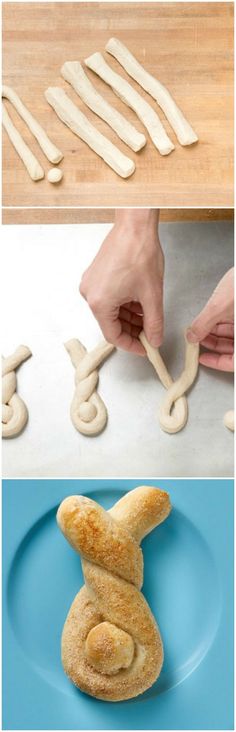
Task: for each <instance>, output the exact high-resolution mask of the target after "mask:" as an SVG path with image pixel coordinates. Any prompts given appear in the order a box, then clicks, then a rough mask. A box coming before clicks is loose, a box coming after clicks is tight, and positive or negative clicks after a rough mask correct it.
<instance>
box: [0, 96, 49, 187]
mask: <svg viewBox="0 0 236 732" xmlns="http://www.w3.org/2000/svg"><path fill="white" fill-rule="evenodd" d="M2 97H3V98H5V99H8V100H9V102H11V104H12V106H13V107H15V109H16V111H17V112H18V114H19V115H20V117H22V119H23V120H24V122H25V123H26V124H27V126H28V127H29V130H30V131H31V132H32V135H34V137H35V138H36V140H37V141H38V143H39V145H40V147H41V149H42V150H43V152H44V154H45V155H46V157H47V158H48V160H49V161H50V162H51V163H54V164H56V163H59V162H60V161H61V160H62V158H63V154H62V152H61V151H60V150H58V148H57V147H56V146H55V145H54V144H53V143H52V142H51V140H50V139H49V137H48V136H47V134H46V132H45V131H44V129H43V127H41V125H40V124H39V123H38V122H37V120H36V119H35V118H34V117H33V115H32V114H31V112H29V110H28V109H27V107H26V106H25V105H24V104H23V102H22V101H21V99H20V97H19V96H18V94H16V92H15V91H14V89H12V88H11V87H10V86H6V85H3V87H2ZM2 123H3V127H4V129H5V130H6V132H7V134H8V137H9V139H10V140H11V142H12V145H13V147H14V148H15V150H16V152H17V153H18V155H19V157H20V158H21V160H22V161H23V163H24V165H25V167H26V169H27V171H28V173H29V175H30V177H31V178H32V180H35V181H36V180H41V179H42V178H44V170H43V168H42V166H41V165H40V163H39V161H38V160H37V158H36V157H35V155H33V153H32V152H31V150H30V148H29V147H28V145H26V143H25V141H24V140H23V137H21V135H20V133H19V132H18V130H17V129H16V127H15V126H14V124H13V122H12V120H11V118H10V116H9V114H8V112H7V110H6V108H5V107H4V105H3V110H2Z"/></svg>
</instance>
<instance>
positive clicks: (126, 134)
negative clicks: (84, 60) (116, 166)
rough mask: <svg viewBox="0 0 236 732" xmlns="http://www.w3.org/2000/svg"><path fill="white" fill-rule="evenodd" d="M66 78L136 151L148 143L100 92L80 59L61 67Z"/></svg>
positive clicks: (85, 101) (86, 101)
mask: <svg viewBox="0 0 236 732" xmlns="http://www.w3.org/2000/svg"><path fill="white" fill-rule="evenodd" d="M61 73H62V76H63V77H64V79H66V81H68V82H69V84H71V86H72V87H73V89H75V91H76V92H77V94H78V95H79V97H80V98H81V99H82V100H83V102H84V103H85V104H87V106H88V107H89V108H90V109H92V111H93V112H95V114H97V115H98V116H99V117H101V118H102V119H104V120H105V122H107V124H108V125H110V127H112V129H113V130H115V132H116V133H117V135H118V136H119V137H120V138H121V140H123V141H124V142H125V143H126V145H129V147H131V148H132V150H134V151H135V152H137V151H138V150H141V148H142V147H144V145H145V144H146V138H145V136H144V135H142V134H141V133H140V132H138V130H136V128H135V127H134V126H133V125H131V124H130V122H128V120H127V119H125V117H123V115H122V114H120V113H119V112H117V110H116V109H115V108H114V107H112V106H111V104H108V102H106V100H105V99H103V97H102V96H101V94H98V92H97V91H96V89H95V87H94V86H93V84H91V82H90V80H89V79H88V77H87V76H86V74H85V72H84V70H83V68H82V66H81V64H80V63H79V61H66V63H65V64H64V65H63V66H62V68H61Z"/></svg>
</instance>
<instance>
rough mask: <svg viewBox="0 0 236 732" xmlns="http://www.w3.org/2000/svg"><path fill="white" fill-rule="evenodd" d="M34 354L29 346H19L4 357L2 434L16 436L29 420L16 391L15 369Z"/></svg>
mask: <svg viewBox="0 0 236 732" xmlns="http://www.w3.org/2000/svg"><path fill="white" fill-rule="evenodd" d="M30 356H32V353H31V351H30V350H29V348H27V346H19V347H18V348H17V349H16V351H14V353H12V355H11V356H8V357H7V358H3V359H2V436H3V437H14V436H15V435H18V434H19V432H21V431H22V430H23V428H24V427H25V425H26V422H27V420H28V410H27V407H26V405H25V403H24V402H23V400H22V399H21V398H20V397H19V396H18V394H17V393H16V374H15V371H16V369H17V368H18V366H20V364H21V363H22V362H23V361H26V359H27V358H29V357H30Z"/></svg>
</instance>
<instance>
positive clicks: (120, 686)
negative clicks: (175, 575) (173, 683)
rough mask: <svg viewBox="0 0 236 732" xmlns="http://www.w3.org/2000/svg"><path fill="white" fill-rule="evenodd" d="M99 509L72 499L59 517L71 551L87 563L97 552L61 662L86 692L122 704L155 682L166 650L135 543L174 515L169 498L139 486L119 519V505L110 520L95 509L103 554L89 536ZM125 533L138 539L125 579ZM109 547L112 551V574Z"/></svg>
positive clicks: (86, 568)
mask: <svg viewBox="0 0 236 732" xmlns="http://www.w3.org/2000/svg"><path fill="white" fill-rule="evenodd" d="M75 499H77V500H75ZM94 505H95V506H97V504H94V502H93V501H90V499H84V500H82V501H81V496H78V497H74V496H73V497H71V498H70V499H66V501H63V503H62V504H61V506H60V508H59V511H58V523H59V526H60V527H61V528H62V530H63V533H64V534H65V536H66V537H67V538H68V540H69V541H70V542H71V543H72V545H73V546H74V547H76V548H77V550H79V551H80V553H81V554H82V556H83V557H85V554H86V557H88V554H89V552H91V555H90V559H88V558H83V559H82V567H83V573H84V577H85V583H86V586H85V587H83V588H82V589H81V590H80V592H79V593H78V595H77V596H76V598H75V600H74V602H73V603H72V606H71V609H70V611H69V614H68V617H67V619H66V622H65V626H64V629H63V634H62V662H63V666H64V669H65V672H66V673H67V675H68V676H69V677H70V678H71V679H72V681H73V682H74V684H75V685H76V686H78V687H79V688H80V689H81V690H82V691H85V692H86V693H88V694H90V695H92V696H95V697H97V698H99V699H104V700H106V701H120V700H123V699H129V698H132V697H134V696H137V695H138V694H141V693H142V692H143V691H145V690H146V689H147V688H148V687H150V686H151V685H152V684H153V683H154V681H155V680H156V678H157V677H158V675H159V673H160V671H161V667H162V663H163V648H162V641H161V637H160V632H159V629H158V627H157V625H156V622H155V619H154V617H153V615H152V613H151V611H150V608H149V607H148V604H147V602H146V600H145V599H144V597H143V595H142V593H141V592H140V590H139V585H138V583H137V577H136V575H137V571H136V568H137V565H138V563H139V559H138V558H139V552H140V551H141V550H140V548H139V546H138V543H137V538H136V537H137V536H138V535H139V536H140V537H141V536H143V535H145V534H147V533H148V531H150V530H151V529H152V528H153V526H154V525H157V523H160V521H163V520H164V517H166V516H167V515H168V513H169V511H170V502H169V497H168V494H167V493H164V492H163V491H160V490H159V489H156V488H149V487H147V486H141V487H140V488H137V489H135V490H134V491H131V492H130V493H128V494H127V495H126V496H124V498H123V499H121V501H119V502H118V504H116V506H117V513H116V506H115V507H114V508H113V509H112V510H111V511H110V512H109V514H107V513H106V512H105V511H103V509H101V507H98V506H97V509H98V510H97V511H96V512H95V516H96V522H95V523H96V527H97V526H99V529H100V528H101V527H102V531H103V532H104V537H103V542H102V540H101V537H100V539H99V541H98V547H99V550H98V553H97V555H96V542H95V541H94V538H93V537H94V534H93V532H92V536H91V535H90V533H91V532H90V527H91V511H94ZM81 506H82V507H83V510H81ZM76 507H77V509H78V512H77V511H76ZM69 509H71V514H70V516H68V510H69ZM69 512H70V511H69ZM103 514H105V516H106V518H105V517H104V515H103ZM117 515H119V521H118V520H117ZM125 516H126V519H127V520H126V522H125V518H124V517H125ZM107 517H108V520H107ZM148 518H149V521H148ZM87 519H88V521H87ZM93 520H94V515H93ZM122 522H123V525H122ZM81 524H82V527H81ZM92 525H93V521H92ZM124 525H125V528H124ZM131 526H132V532H131V533H129V531H128V527H129V530H130V531H131ZM138 526H139V528H138ZM112 527H113V532H114V534H113V540H114V541H113V543H112V542H111V544H110V546H109V545H108V543H107V535H106V531H108V535H109V539H111V535H112ZM87 530H88V537H87V535H86V533H87ZM119 531H120V532H121V533H120V536H121V559H120V557H119V546H120V544H119V541H118V533H117V532H119ZM123 532H125V534H124V533H123ZM95 534H96V532H95ZM126 534H127V535H128V537H129V540H130V539H132V542H133V543H132V544H131V546H132V548H133V552H132V553H131V561H129V551H128V552H127V555H126V562H127V565H128V566H126V568H125V572H124V574H125V576H123V577H122V576H121V568H122V567H123V563H124V556H125V554H124V556H123V544H122V542H123V540H125V535H126ZM134 534H136V536H135V538H134ZM128 544H129V542H128ZM102 545H104V546H106V549H107V553H108V555H109V556H110V559H109V562H108V561H107V559H106V565H109V566H104V562H103V553H102V550H101V546H102ZM111 547H112V551H114V557H113V558H114V563H113V567H112V566H111V556H112V551H111ZM135 549H136V561H134V556H135ZM82 550H83V551H82ZM117 551H118V556H117ZM96 560H97V561H96ZM118 570H119V571H118ZM122 571H123V570H122ZM127 575H128V576H129V580H127ZM91 639H92V640H91Z"/></svg>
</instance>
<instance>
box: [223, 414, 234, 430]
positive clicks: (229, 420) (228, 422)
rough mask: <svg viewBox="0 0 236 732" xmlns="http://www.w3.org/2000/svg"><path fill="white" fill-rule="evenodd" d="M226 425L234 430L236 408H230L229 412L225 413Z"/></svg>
mask: <svg viewBox="0 0 236 732" xmlns="http://www.w3.org/2000/svg"><path fill="white" fill-rule="evenodd" d="M223 421H224V425H225V427H228V430H231V432H234V410H233V409H230V410H229V411H228V412H226V413H225V415H224V420H223Z"/></svg>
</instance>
